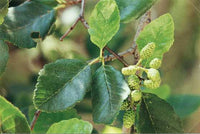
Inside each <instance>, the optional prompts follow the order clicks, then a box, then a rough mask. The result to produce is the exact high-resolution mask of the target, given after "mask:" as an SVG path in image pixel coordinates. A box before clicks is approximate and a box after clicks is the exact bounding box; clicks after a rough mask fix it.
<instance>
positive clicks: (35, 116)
mask: <svg viewBox="0 0 200 134" xmlns="http://www.w3.org/2000/svg"><path fill="white" fill-rule="evenodd" d="M40 114H41V111H40V110H37V111H36V112H35V114H34V117H33V120H32V122H31V125H30V127H31V130H33V128H34V126H35V123H36V121H37V119H38V117H39V116H40Z"/></svg>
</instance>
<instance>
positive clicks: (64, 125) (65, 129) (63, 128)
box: [47, 118, 93, 134]
mask: <svg viewBox="0 0 200 134" xmlns="http://www.w3.org/2000/svg"><path fill="white" fill-rule="evenodd" d="M92 128H93V127H92V124H90V123H89V122H87V121H83V120H79V119H76V118H74V119H70V120H64V121H61V122H59V123H54V124H53V125H52V126H51V127H50V128H49V130H48V131H47V134H49V133H50V134H52V133H74V134H75V133H81V134H85V133H86V134H90V133H92Z"/></svg>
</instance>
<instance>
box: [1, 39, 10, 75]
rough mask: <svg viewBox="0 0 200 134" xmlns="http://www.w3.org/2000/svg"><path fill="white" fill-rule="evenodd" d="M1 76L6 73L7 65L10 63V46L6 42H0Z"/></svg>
mask: <svg viewBox="0 0 200 134" xmlns="http://www.w3.org/2000/svg"><path fill="white" fill-rule="evenodd" d="M0 54H1V56H0V76H1V75H2V73H3V72H4V71H5V68H6V64H7V62H8V57H9V53H8V46H7V45H6V44H5V43H4V41H2V40H0Z"/></svg>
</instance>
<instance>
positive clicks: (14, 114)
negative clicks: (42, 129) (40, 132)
mask: <svg viewBox="0 0 200 134" xmlns="http://www.w3.org/2000/svg"><path fill="white" fill-rule="evenodd" d="M0 133H30V128H29V126H28V122H27V120H26V118H25V116H24V115H23V114H22V113H21V111H20V110H19V109H18V108H16V107H15V106H13V105H12V104H11V103H10V102H8V101H7V100H6V99H5V98H3V97H2V96H0Z"/></svg>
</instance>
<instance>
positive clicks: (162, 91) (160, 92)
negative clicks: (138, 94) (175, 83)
mask: <svg viewBox="0 0 200 134" xmlns="http://www.w3.org/2000/svg"><path fill="white" fill-rule="evenodd" d="M142 92H144V93H152V94H155V95H157V96H158V97H160V98H161V99H167V98H168V97H169V96H170V93H171V89H170V87H169V86H168V85H162V86H160V87H159V88H157V89H148V88H145V89H144V90H142Z"/></svg>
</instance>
